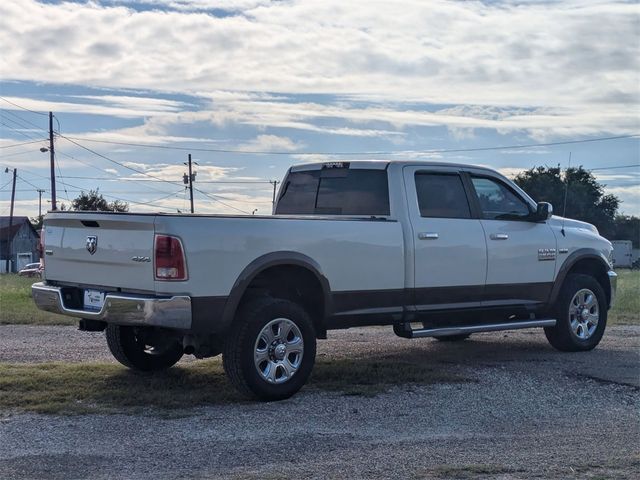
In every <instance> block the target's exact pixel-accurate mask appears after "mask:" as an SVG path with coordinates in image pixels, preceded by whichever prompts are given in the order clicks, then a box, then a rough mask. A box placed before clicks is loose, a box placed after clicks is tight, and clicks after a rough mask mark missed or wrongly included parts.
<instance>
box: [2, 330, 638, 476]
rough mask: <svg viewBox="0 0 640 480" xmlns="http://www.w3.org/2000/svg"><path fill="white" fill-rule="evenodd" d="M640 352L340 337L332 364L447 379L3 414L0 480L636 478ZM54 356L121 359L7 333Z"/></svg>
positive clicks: (495, 340) (630, 345)
mask: <svg viewBox="0 0 640 480" xmlns="http://www.w3.org/2000/svg"><path fill="white" fill-rule="evenodd" d="M639 347H640V327H638V326H613V327H610V328H609V329H608V330H607V332H606V334H605V337H604V339H603V341H602V343H601V344H600V346H599V347H598V348H597V349H596V350H594V351H592V352H588V353H572V354H568V353H560V352H557V351H555V350H553V349H552V348H551V347H550V346H549V345H548V344H547V342H546V339H545V338H544V335H543V333H542V332H541V331H539V330H530V331H518V332H500V333H494V334H477V335H474V336H472V337H471V339H469V340H466V341H464V342H461V343H455V344H452V343H441V342H437V341H434V340H430V339H420V340H406V339H401V338H398V337H395V336H394V335H393V333H392V332H391V330H390V328H378V327H376V328H362V329H352V330H347V331H337V332H330V336H329V339H328V340H326V341H321V342H320V343H319V351H318V354H319V356H320V358H321V359H323V360H325V361H331V360H332V359H340V360H343V359H349V361H348V362H346V363H345V367H344V368H347V369H348V368H349V365H350V364H352V365H354V366H355V365H358V363H359V362H364V361H365V360H367V359H370V358H383V359H384V360H385V361H388V362H398V363H402V362H428V363H429V364H431V365H433V366H434V367H435V368H437V369H438V370H441V371H442V373H443V375H442V376H441V377H440V378H442V379H443V380H442V381H439V382H436V383H431V384H428V385H426V384H414V383H411V384H402V383H401V384H400V385H399V386H395V387H392V388H390V389H389V390H388V391H386V392H383V393H378V394H375V395H373V396H367V395H353V394H349V392H348V391H347V392H340V391H329V390H323V389H322V385H321V384H320V385H317V384H316V385H315V386H314V388H305V389H303V390H302V391H301V392H300V393H299V394H298V395H296V396H295V397H294V398H292V399H290V400H287V401H283V402H278V403H269V404H264V403H244V404H236V403H228V404H222V405H220V406H215V407H211V406H209V407H200V408H196V409H190V410H185V411H177V412H176V411H171V412H170V413H166V412H159V411H156V410H150V411H145V412H135V413H132V412H129V411H126V410H124V409H123V412H124V413H123V414H117V415H113V414H111V415H103V414H92V415H71V416H59V415H38V414H33V413H17V412H11V411H5V412H1V413H2V415H0V478H3V479H18V478H20V479H23V478H50V479H76V478H77V479H80V478H92V479H107V478H108V479H120V478H121V479H129V478H150V477H153V478H156V479H165V478H167V479H169V478H171V479H174V478H193V479H201V478H202V479H204V478H237V479H241V478H249V479H259V478H260V479H264V478H266V479H280V478H317V479H325V478H410V479H411V478H416V479H418V478H478V477H480V478H501V479H516V478H517V479H525V478H536V477H537V478H558V479H565V478H629V479H631V478H634V479H635V478H638V476H639V475H640V414H639V412H640V408H639V407H640V349H639ZM49 361H66V362H89V361H91V362H95V361H105V362H112V361H113V360H112V358H111V357H110V355H109V353H108V350H107V347H106V344H105V341H104V337H103V335H102V334H100V333H83V332H78V331H76V330H75V329H74V328H73V327H35V326H18V325H6V326H0V362H10V363H25V362H27V363H38V362H49ZM189 361H191V360H183V361H182V362H183V363H184V365H186V366H187V367H188V365H187V362H189ZM447 373H450V374H451V376H452V378H453V377H454V376H455V377H456V378H458V379H459V378H461V377H462V378H464V379H465V381H451V382H449V381H447V380H446V379H447ZM399 375H402V373H401V372H400V373H399ZM372 376H373V377H375V372H374V373H373V374H372ZM371 380H372V382H374V381H375V378H372V379H371Z"/></svg>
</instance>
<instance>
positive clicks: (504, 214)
mask: <svg viewBox="0 0 640 480" xmlns="http://www.w3.org/2000/svg"><path fill="white" fill-rule="evenodd" d="M471 181H472V182H473V187H474V188H475V191H476V194H477V196H478V201H479V202H480V210H481V211H482V216H483V218H485V219H489V220H518V219H525V218H526V217H528V216H529V215H530V214H531V211H530V210H529V206H528V204H527V203H526V202H525V201H524V200H523V199H522V198H520V197H519V196H518V195H516V194H515V193H514V192H513V191H511V189H510V188H508V187H507V186H506V185H505V184H504V183H502V182H500V181H498V180H494V179H492V178H486V177H472V178H471Z"/></svg>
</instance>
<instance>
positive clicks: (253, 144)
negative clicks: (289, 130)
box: [238, 135, 305, 152]
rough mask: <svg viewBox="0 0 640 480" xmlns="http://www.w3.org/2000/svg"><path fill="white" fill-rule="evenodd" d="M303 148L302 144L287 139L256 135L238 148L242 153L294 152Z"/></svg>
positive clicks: (276, 136)
mask: <svg viewBox="0 0 640 480" xmlns="http://www.w3.org/2000/svg"><path fill="white" fill-rule="evenodd" d="M304 147H305V145H304V143H302V142H294V141H293V140H291V139H290V138H288V137H279V136H278V135H258V136H257V137H256V138H254V139H253V140H251V141H250V142H247V143H245V144H243V145H240V146H239V147H238V150H241V151H244V152H251V151H260V152H295V151H296V150H302V149H303V148H304Z"/></svg>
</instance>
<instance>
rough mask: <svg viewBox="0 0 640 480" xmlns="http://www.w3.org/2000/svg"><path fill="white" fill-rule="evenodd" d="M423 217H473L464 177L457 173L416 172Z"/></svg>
mask: <svg viewBox="0 0 640 480" xmlns="http://www.w3.org/2000/svg"><path fill="white" fill-rule="evenodd" d="M416 192H417V194H418V206H419V208H420V216H421V217H431V218H471V209H470V208H469V202H468V200H467V194H466V193H465V191H464V186H463V185H462V179H461V178H460V176H459V175H456V174H438V173H420V172H418V173H416Z"/></svg>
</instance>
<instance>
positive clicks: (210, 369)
mask: <svg viewBox="0 0 640 480" xmlns="http://www.w3.org/2000/svg"><path fill="white" fill-rule="evenodd" d="M464 381H467V379H465V378H464V377H462V376H460V375H458V374H456V373H447V372H443V371H442V369H435V368H432V367H429V366H428V365H424V364H422V363H421V361H420V359H416V362H415V363H412V362H398V361H395V360H394V359H384V358H379V359H377V360H375V361H372V360H369V359H365V358H361V359H352V360H346V359H345V360H331V361H327V360H319V361H318V362H317V363H316V366H315V368H314V372H313V375H312V378H311V381H310V383H309V385H308V386H307V387H305V388H307V389H311V390H315V391H333V392H341V393H343V394H346V395H364V396H372V395H375V394H379V393H382V392H384V391H386V390H388V389H389V388H391V387H393V386H394V385H399V384H421V385H424V384H433V383H454V382H464ZM242 401H244V400H243V399H242V397H240V396H239V394H238V393H236V391H235V390H234V389H233V387H232V386H231V384H229V382H228V381H227V379H226V377H225V376H224V370H223V368H222V363H221V361H220V358H219V357H218V358H214V359H211V360H206V361H201V362H194V363H190V364H188V365H182V366H178V367H174V368H171V369H169V370H167V371H166V372H159V373H139V372H133V371H131V370H127V369H125V368H124V367H122V366H120V365H116V364H106V363H43V364H7V363H4V364H3V363H0V411H3V410H4V411H7V412H8V411H31V412H37V413H55V414H82V413H123V412H126V411H132V412H149V413H152V414H160V415H176V414H177V415H183V414H185V413H187V414H188V412H185V409H187V410H188V409H193V408H197V407H202V406H207V405H219V404H228V403H238V402H242Z"/></svg>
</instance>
